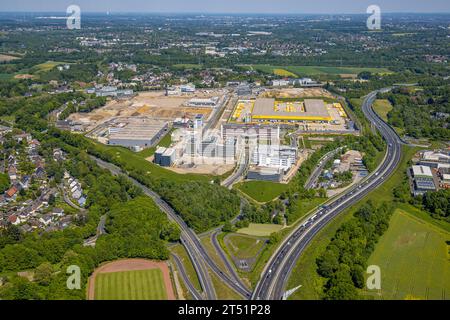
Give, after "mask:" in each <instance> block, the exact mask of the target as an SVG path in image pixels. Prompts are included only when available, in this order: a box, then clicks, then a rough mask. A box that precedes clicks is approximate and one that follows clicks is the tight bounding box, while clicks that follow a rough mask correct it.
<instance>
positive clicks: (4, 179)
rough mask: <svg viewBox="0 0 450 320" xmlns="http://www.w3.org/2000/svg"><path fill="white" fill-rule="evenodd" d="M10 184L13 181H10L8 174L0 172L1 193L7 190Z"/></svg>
mask: <svg viewBox="0 0 450 320" xmlns="http://www.w3.org/2000/svg"><path fill="white" fill-rule="evenodd" d="M10 184H11V182H10V181H9V177H8V175H7V174H4V173H0V193H3V192H5V191H6V190H7V189H8V188H9V186H10Z"/></svg>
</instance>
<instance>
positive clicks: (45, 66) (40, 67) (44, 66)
mask: <svg viewBox="0 0 450 320" xmlns="http://www.w3.org/2000/svg"><path fill="white" fill-rule="evenodd" d="M60 64H64V62H56V61H47V62H44V63H41V64H37V65H35V66H33V68H31V71H32V73H41V72H46V71H50V70H52V69H53V68H55V67H56V66H59V65H60Z"/></svg>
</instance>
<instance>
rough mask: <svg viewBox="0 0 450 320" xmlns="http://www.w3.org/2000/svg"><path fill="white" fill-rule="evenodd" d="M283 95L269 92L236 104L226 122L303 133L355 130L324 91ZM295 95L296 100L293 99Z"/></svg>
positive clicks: (338, 105)
mask: <svg viewBox="0 0 450 320" xmlns="http://www.w3.org/2000/svg"><path fill="white" fill-rule="evenodd" d="M300 90H301V91H300ZM285 91H286V92H284V91H283V90H277V91H272V90H271V91H266V92H263V93H262V94H261V95H260V96H259V97H257V98H255V99H241V100H238V101H237V102H236V105H235V107H234V110H233V111H232V112H231V115H230V117H229V120H228V122H229V123H234V124H253V125H259V124H266V125H289V126H297V127H299V128H300V129H302V130H304V131H341V132H344V131H346V130H348V131H351V130H353V129H354V124H353V121H351V119H350V118H349V117H348V115H347V113H346V111H345V109H344V106H343V105H342V103H341V102H338V101H334V99H332V98H330V94H329V93H328V94H327V91H326V90H324V89H297V91H295V89H286V90H285ZM310 91H314V92H310ZM316 91H317V92H316ZM319 91H320V92H319ZM295 93H298V96H297V97H294V96H293V94H295ZM308 94H310V96H308ZM318 94H321V96H320V97H319V98H317V97H316V96H315V95H318ZM322 97H323V98H322Z"/></svg>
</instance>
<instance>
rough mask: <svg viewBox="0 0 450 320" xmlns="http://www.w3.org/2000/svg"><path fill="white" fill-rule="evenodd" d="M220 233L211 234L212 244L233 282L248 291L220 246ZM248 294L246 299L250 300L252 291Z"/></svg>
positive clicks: (218, 231) (217, 231)
mask: <svg viewBox="0 0 450 320" xmlns="http://www.w3.org/2000/svg"><path fill="white" fill-rule="evenodd" d="M219 233H220V230H216V231H214V232H213V233H212V234H211V243H212V244H213V246H214V249H215V250H216V251H217V253H218V254H219V256H220V258H221V259H222V261H223V262H224V264H225V267H226V268H227V270H228V273H229V274H230V275H231V277H232V278H233V280H234V281H235V282H236V283H238V284H239V285H240V286H241V287H242V288H245V289H247V286H246V285H245V284H244V282H242V279H241V278H240V277H239V275H238V274H237V272H236V270H235V269H234V267H233V266H232V264H231V262H230V260H229V259H228V257H227V255H226V253H225V251H224V250H223V248H222V247H221V246H220V244H219V240H218V239H217V236H218V235H219ZM247 294H248V295H246V297H247V298H249V297H250V291H248V290H247Z"/></svg>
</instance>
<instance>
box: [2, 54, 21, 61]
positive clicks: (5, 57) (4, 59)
mask: <svg viewBox="0 0 450 320" xmlns="http://www.w3.org/2000/svg"><path fill="white" fill-rule="evenodd" d="M17 59H20V58H18V57H14V56H10V55H7V54H1V53H0V62H10V61H12V60H17Z"/></svg>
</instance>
